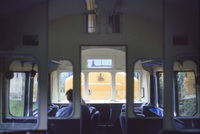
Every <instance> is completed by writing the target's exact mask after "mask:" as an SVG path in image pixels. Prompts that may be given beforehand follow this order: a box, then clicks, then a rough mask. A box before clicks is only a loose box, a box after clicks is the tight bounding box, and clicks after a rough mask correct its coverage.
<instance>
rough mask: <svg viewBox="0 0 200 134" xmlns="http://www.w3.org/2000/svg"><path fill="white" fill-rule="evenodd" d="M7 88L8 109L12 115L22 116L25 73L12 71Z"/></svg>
mask: <svg viewBox="0 0 200 134" xmlns="http://www.w3.org/2000/svg"><path fill="white" fill-rule="evenodd" d="M13 75H14V76H13V78H12V79H11V80H10V89H9V111H10V114H11V115H12V116H24V102H25V82H26V74H25V73H23V72H15V73H13Z"/></svg>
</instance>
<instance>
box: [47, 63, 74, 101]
mask: <svg viewBox="0 0 200 134" xmlns="http://www.w3.org/2000/svg"><path fill="white" fill-rule="evenodd" d="M51 62H52V66H50V67H49V69H50V70H51V69H54V68H56V70H55V69H54V71H52V72H51V83H50V86H51V93H50V94H51V103H53V104H58V105H60V103H61V104H62V103H68V101H67V98H66V97H65V93H66V92H67V91H68V90H69V89H73V67H72V64H71V62H69V61H68V60H51Z"/></svg>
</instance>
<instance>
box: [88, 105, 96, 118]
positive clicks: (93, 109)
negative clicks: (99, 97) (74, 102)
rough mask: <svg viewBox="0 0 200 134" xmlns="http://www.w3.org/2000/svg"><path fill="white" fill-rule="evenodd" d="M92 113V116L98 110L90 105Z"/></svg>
mask: <svg viewBox="0 0 200 134" xmlns="http://www.w3.org/2000/svg"><path fill="white" fill-rule="evenodd" d="M89 111H90V115H91V116H92V115H93V114H94V113H95V112H96V108H95V107H93V106H90V107H89Z"/></svg>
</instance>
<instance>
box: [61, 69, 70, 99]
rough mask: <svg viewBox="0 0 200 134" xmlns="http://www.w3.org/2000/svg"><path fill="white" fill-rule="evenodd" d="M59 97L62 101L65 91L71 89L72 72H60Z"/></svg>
mask: <svg viewBox="0 0 200 134" xmlns="http://www.w3.org/2000/svg"><path fill="white" fill-rule="evenodd" d="M59 81H60V83H59V92H60V93H59V96H60V97H59V98H60V101H64V100H65V99H66V98H65V93H66V92H67V91H68V90H69V89H73V73H72V72H62V73H60V77H59Z"/></svg>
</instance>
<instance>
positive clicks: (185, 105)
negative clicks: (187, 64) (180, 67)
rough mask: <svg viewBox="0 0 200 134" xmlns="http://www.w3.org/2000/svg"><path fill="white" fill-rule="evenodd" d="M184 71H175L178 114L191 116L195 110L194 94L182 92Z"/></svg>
mask: <svg viewBox="0 0 200 134" xmlns="http://www.w3.org/2000/svg"><path fill="white" fill-rule="evenodd" d="M186 75H187V74H186V72H178V73H177V90H178V113H179V116H192V115H194V114H195V112H196V96H195V95H193V96H190V97H188V95H186V94H185V93H184V88H185V80H184V78H185V77H186Z"/></svg>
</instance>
